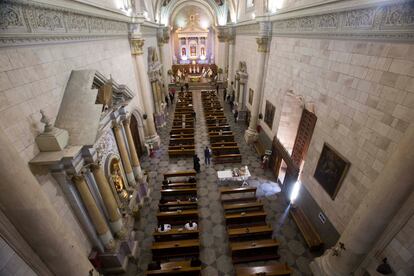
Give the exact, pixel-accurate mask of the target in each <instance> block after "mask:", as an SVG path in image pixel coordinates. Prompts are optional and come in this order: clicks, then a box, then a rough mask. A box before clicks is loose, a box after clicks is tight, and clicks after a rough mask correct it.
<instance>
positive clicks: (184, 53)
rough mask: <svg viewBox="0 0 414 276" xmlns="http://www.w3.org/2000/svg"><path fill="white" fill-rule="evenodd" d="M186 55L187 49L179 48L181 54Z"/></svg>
mask: <svg viewBox="0 0 414 276" xmlns="http://www.w3.org/2000/svg"><path fill="white" fill-rule="evenodd" d="M186 55H187V51H186V49H185V47H183V48H181V56H183V57H184V56H186Z"/></svg>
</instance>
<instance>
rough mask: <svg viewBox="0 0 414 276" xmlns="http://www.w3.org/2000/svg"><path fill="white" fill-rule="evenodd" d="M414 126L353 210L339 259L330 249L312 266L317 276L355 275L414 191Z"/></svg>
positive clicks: (340, 240)
mask: <svg viewBox="0 0 414 276" xmlns="http://www.w3.org/2000/svg"><path fill="white" fill-rule="evenodd" d="M413 141H414V125H413V124H411V125H410V126H409V127H408V129H407V131H406V133H405V134H404V136H403V138H402V139H401V141H400V143H399V144H398V146H397V148H396V149H395V151H394V152H393V153H392V155H391V157H390V158H389V159H388V161H387V163H386V164H385V167H384V169H383V170H382V171H381V173H380V174H379V175H378V177H377V178H376V180H375V182H374V183H373V184H372V187H374V188H373V189H371V191H370V192H369V193H368V194H367V196H366V197H365V198H364V199H363V201H362V203H361V204H360V206H359V207H358V209H357V210H356V211H355V213H354V215H353V216H352V218H351V220H350V221H349V223H348V225H347V227H346V228H345V230H344V232H343V233H342V235H341V237H340V239H339V242H342V243H343V244H344V245H345V250H341V251H340V252H339V253H340V254H339V256H334V255H333V251H332V249H329V250H327V251H326V252H325V254H324V255H323V256H321V257H319V258H316V259H315V260H314V261H313V262H312V263H311V270H312V272H313V274H314V275H316V276H322V275H323V276H328V275H329V276H330V275H335V276H345V275H354V274H353V272H355V271H356V270H357V268H358V266H359V265H360V263H361V262H362V261H363V260H364V258H365V257H366V254H367V253H368V252H369V251H370V250H371V249H372V247H373V246H374V244H375V243H376V242H377V240H378V238H379V237H380V235H381V234H382V233H383V231H384V230H385V229H386V227H387V226H388V224H389V222H390V221H391V219H392V218H393V217H394V216H395V214H396V213H397V212H398V210H399V209H400V208H401V206H402V205H403V204H404V202H405V201H406V200H407V198H408V197H409V196H410V195H411V194H412V193H413V192H414V186H413V171H414V151H413V150H412V146H413Z"/></svg>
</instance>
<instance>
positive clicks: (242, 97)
mask: <svg viewBox="0 0 414 276" xmlns="http://www.w3.org/2000/svg"><path fill="white" fill-rule="evenodd" d="M247 77H248V75H247V74H246V73H243V72H239V81H238V83H239V85H240V88H239V89H240V93H239V99H238V103H239V108H240V110H245V109H246V92H247V87H246V84H247ZM240 110H239V111H240Z"/></svg>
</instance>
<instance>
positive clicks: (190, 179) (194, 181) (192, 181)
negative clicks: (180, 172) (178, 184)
mask: <svg viewBox="0 0 414 276" xmlns="http://www.w3.org/2000/svg"><path fill="white" fill-rule="evenodd" d="M196 182H197V180H196V179H195V178H194V177H192V176H190V178H188V183H196Z"/></svg>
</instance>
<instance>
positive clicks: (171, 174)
mask: <svg viewBox="0 0 414 276" xmlns="http://www.w3.org/2000/svg"><path fill="white" fill-rule="evenodd" d="M196 175H197V173H196V172H195V171H194V170H189V171H175V172H167V173H164V180H167V179H169V178H173V177H182V176H186V177H190V176H192V177H195V176H196Z"/></svg>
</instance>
